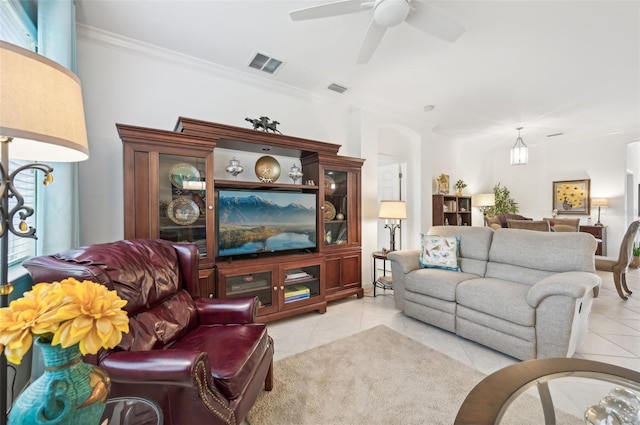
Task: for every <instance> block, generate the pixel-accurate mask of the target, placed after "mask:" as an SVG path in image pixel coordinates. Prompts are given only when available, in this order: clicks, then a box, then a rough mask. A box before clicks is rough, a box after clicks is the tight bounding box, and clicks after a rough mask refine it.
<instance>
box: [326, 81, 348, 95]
mask: <svg viewBox="0 0 640 425" xmlns="http://www.w3.org/2000/svg"><path fill="white" fill-rule="evenodd" d="M327 88H328V89H329V90H333V91H334V92H336V93H344V92H346V91H347V88H346V87H342V86H341V85H339V84H335V83H331V84H330V85H329V87H327Z"/></svg>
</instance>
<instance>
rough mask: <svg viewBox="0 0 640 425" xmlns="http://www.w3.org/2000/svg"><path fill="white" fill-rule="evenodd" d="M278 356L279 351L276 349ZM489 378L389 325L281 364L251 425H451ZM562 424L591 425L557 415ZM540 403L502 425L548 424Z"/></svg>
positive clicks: (532, 402)
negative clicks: (470, 395) (474, 390)
mask: <svg viewBox="0 0 640 425" xmlns="http://www.w3.org/2000/svg"><path fill="white" fill-rule="evenodd" d="M277 349H278V347H277V344H276V350H277ZM483 377H484V375H483V374H482V373H480V372H478V371H476V370H474V369H472V368H470V367H468V366H466V365H464V364H462V363H460V362H458V361H456V360H454V359H452V358H450V357H447V356H445V355H444V354H441V353H439V352H437V351H434V350H431V349H429V348H428V347H425V346H424V345H422V344H420V343H418V342H416V341H414V340H412V339H410V338H407V337H405V336H404V335H401V334H399V333H397V332H395V331H393V330H391V329H389V328H387V327H386V326H382V325H381V326H377V327H375V328H372V329H369V330H366V331H363V332H360V333H358V334H356V335H352V336H350V337H347V338H343V339H340V340H338V341H335V342H332V343H329V344H326V345H323V346H320V347H317V348H314V349H312V350H309V351H305V352H304V353H300V354H297V355H294V356H291V357H288V358H285V359H282V360H280V361H278V362H276V363H275V365H274V387H273V391H271V392H263V393H262V394H261V395H260V397H259V398H258V401H257V402H256V404H255V406H254V407H253V408H252V410H251V412H249V415H248V418H247V422H248V423H249V424H250V425H376V424H379V425H395V424H398V425H400V424H402V425H412V424H429V425H438V424H442V425H445V424H446V425H450V424H453V421H454V419H455V417H456V414H457V412H458V409H459V407H460V405H461V404H462V402H463V401H464V399H465V397H466V395H467V394H468V393H469V391H470V390H471V389H472V388H473V387H474V386H475V384H477V383H478V382H480V380H482V378H483ZM556 418H557V423H558V424H576V425H577V424H584V422H583V421H581V420H579V419H578V418H576V417H574V416H570V415H567V414H564V413H563V412H558V414H557V417H556ZM543 423H544V417H543V414H542V408H541V406H540V402H539V400H537V399H535V398H534V397H531V396H528V395H523V396H521V397H520V398H518V399H517V400H516V402H514V403H513V404H512V405H511V407H510V408H509V410H508V411H507V414H506V415H505V416H504V418H503V421H502V422H501V424H513V425H527V424H532V425H533V424H536V425H539V424H543Z"/></svg>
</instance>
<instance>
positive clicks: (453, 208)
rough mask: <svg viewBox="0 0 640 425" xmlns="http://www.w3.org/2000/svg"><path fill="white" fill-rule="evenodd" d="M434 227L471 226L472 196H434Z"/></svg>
mask: <svg viewBox="0 0 640 425" xmlns="http://www.w3.org/2000/svg"><path fill="white" fill-rule="evenodd" d="M432 203H433V205H432V208H433V213H432V217H431V218H432V224H433V225H434V226H446V225H451V226H471V225H472V223H471V196H456V195H433V199H432Z"/></svg>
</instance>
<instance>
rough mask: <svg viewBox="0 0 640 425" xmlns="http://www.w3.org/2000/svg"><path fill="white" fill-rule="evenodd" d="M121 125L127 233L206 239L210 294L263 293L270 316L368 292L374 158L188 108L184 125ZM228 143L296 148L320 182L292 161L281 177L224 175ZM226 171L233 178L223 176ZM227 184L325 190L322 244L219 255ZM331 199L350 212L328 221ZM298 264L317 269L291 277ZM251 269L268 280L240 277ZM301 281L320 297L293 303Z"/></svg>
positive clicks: (276, 150)
mask: <svg viewBox="0 0 640 425" xmlns="http://www.w3.org/2000/svg"><path fill="white" fill-rule="evenodd" d="M116 127H117V130H118V134H119V135H120V138H121V139H122V143H123V162H124V167H123V177H124V178H123V181H125V182H126V184H125V185H124V191H123V192H124V193H123V196H124V211H125V214H124V236H125V238H127V239H134V238H161V239H166V240H174V241H181V242H190V243H195V244H197V245H198V248H199V251H200V252H199V254H200V263H199V269H200V270H199V278H200V292H201V294H206V296H207V297H209V298H214V297H221V298H224V297H235V296H247V295H256V296H257V297H258V298H259V301H260V305H261V307H260V309H259V312H258V316H259V317H260V320H263V321H270V320H276V319H279V318H284V317H289V316H293V315H296V314H300V313H304V312H307V311H313V310H318V311H320V312H324V311H325V310H326V300H328V299H331V300H335V299H338V298H345V297H348V296H351V295H356V296H358V297H359V298H361V297H362V296H363V294H364V292H363V289H362V274H361V272H362V267H361V265H362V264H361V243H362V223H361V217H362V206H361V195H362V193H361V192H362V189H361V186H362V176H361V169H362V165H363V163H364V159H361V158H354V157H346V156H342V155H338V150H339V149H340V145H337V144H332V143H325V142H319V141H314V140H309V139H302V138H297V137H292V136H288V135H282V134H273V133H267V132H263V131H256V130H252V129H250V128H240V127H234V126H229V125H224V124H219V123H212V122H207V121H201V120H194V119H190V118H185V117H180V118H179V119H178V123H177V124H176V127H175V128H174V131H167V130H161V129H154V128H145V127H138V126H131V125H124V124H116ZM218 148H220V149H226V150H231V151H240V152H251V153H259V154H261V155H264V153H265V152H269V154H270V155H276V156H285V157H291V158H294V161H295V162H297V161H299V162H300V165H301V166H302V168H303V170H304V180H302V181H303V182H307V181H312V182H315V183H314V184H313V185H307V184H294V182H293V180H292V179H290V178H288V177H287V173H286V171H285V172H284V174H283V175H282V176H281V177H280V179H279V181H278V182H272V183H264V182H260V181H258V179H257V178H255V179H254V180H255V181H237V180H234V179H233V178H232V177H228V178H224V177H225V175H224V174H220V171H221V169H224V167H225V165H224V162H225V161H223V160H222V159H221V158H222V156H224V155H222V156H221V157H218V153H217V152H219V151H218ZM216 160H217V161H216ZM220 167H222V168H220ZM247 171H248V170H247ZM216 172H218V175H220V176H221V177H223V178H221V179H214V175H216ZM185 182H197V184H196V183H194V184H184V183H185ZM332 182H333V183H332ZM296 183H300V181H299V180H298V181H297V182H296ZM327 183H329V185H328V186H327ZM190 188H194V189H190ZM220 188H222V189H225V188H226V189H234V188H237V189H246V190H263V191H269V190H271V191H274V192H275V191H284V192H290V193H295V192H297V193H307V194H315V195H316V197H317V201H316V204H315V206H316V214H317V216H316V217H314V223H316V224H317V231H316V239H317V244H316V248H315V249H313V250H309V252H306V253H305V254H304V256H301V255H299V254H297V253H296V252H294V251H291V252H290V253H286V254H284V253H283V254H281V255H276V254H273V255H272V254H268V255H267V254H266V253H265V255H258V256H256V257H252V258H249V257H247V258H244V259H234V261H233V262H227V261H222V259H221V258H220V257H219V256H218V257H216V254H217V250H216V244H217V241H218V236H219V235H218V230H219V229H218V223H217V220H219V217H217V211H216V201H217V199H216V190H217V189H220ZM181 198H184V200H183V204H184V205H178V203H177V202H176V204H175V205H174V206H175V207H176V208H173V207H172V209H171V210H169V206H171V205H172V203H174V202H175V201H176V200H178V199H181ZM325 201H326V202H331V203H332V204H333V205H334V207H335V208H336V210H337V211H336V214H341V215H340V216H338V217H341V218H343V219H341V220H330V221H325V220H324V215H323V212H324V211H323V208H322V207H323V205H324V202H325ZM194 205H195V206H194ZM178 207H180V208H178ZM196 207H197V208H196ZM172 217H173V220H171V218H172ZM334 218H335V216H334ZM182 223H184V226H183V225H181V224H182ZM296 268H303V269H304V268H307V269H308V270H307V273H309V274H310V275H311V276H313V279H310V280H308V281H306V280H295V281H286V280H285V278H286V272H288V271H291V270H293V269H296ZM251 273H255V274H256V277H255V280H257V279H265V280H266V281H268V285H267V286H266V287H261V286H257V287H253V288H251V287H242V286H239V285H238V284H241V283H242V282H248V280H246V281H244V280H243V279H244V278H245V277H248V278H251V276H247V274H251ZM255 280H254V284H255ZM293 284H302V285H305V286H308V287H309V292H310V297H309V299H302V300H299V301H298V300H295V302H293V301H294V300H292V302H290V303H287V304H286V305H285V304H284V300H285V296H284V289H285V287H288V286H289V285H293ZM234 286H235V290H234ZM249 286H250V285H249ZM290 289H293V288H290ZM303 291H304V290H303ZM325 294H326V296H325Z"/></svg>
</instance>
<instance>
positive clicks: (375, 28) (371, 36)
mask: <svg viewBox="0 0 640 425" xmlns="http://www.w3.org/2000/svg"><path fill="white" fill-rule="evenodd" d="M386 31H387V28H386V27H383V26H380V25H378V24H377V23H376V21H375V20H372V21H371V23H370V24H369V28H368V29H367V33H366V34H365V35H364V39H363V40H362V44H361V45H360V52H359V53H358V59H357V60H356V63H357V64H363V63H367V62H369V59H371V56H372V55H373V52H375V51H376V49H377V48H378V44H380V41H381V40H382V37H383V36H384V33H385V32H386Z"/></svg>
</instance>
